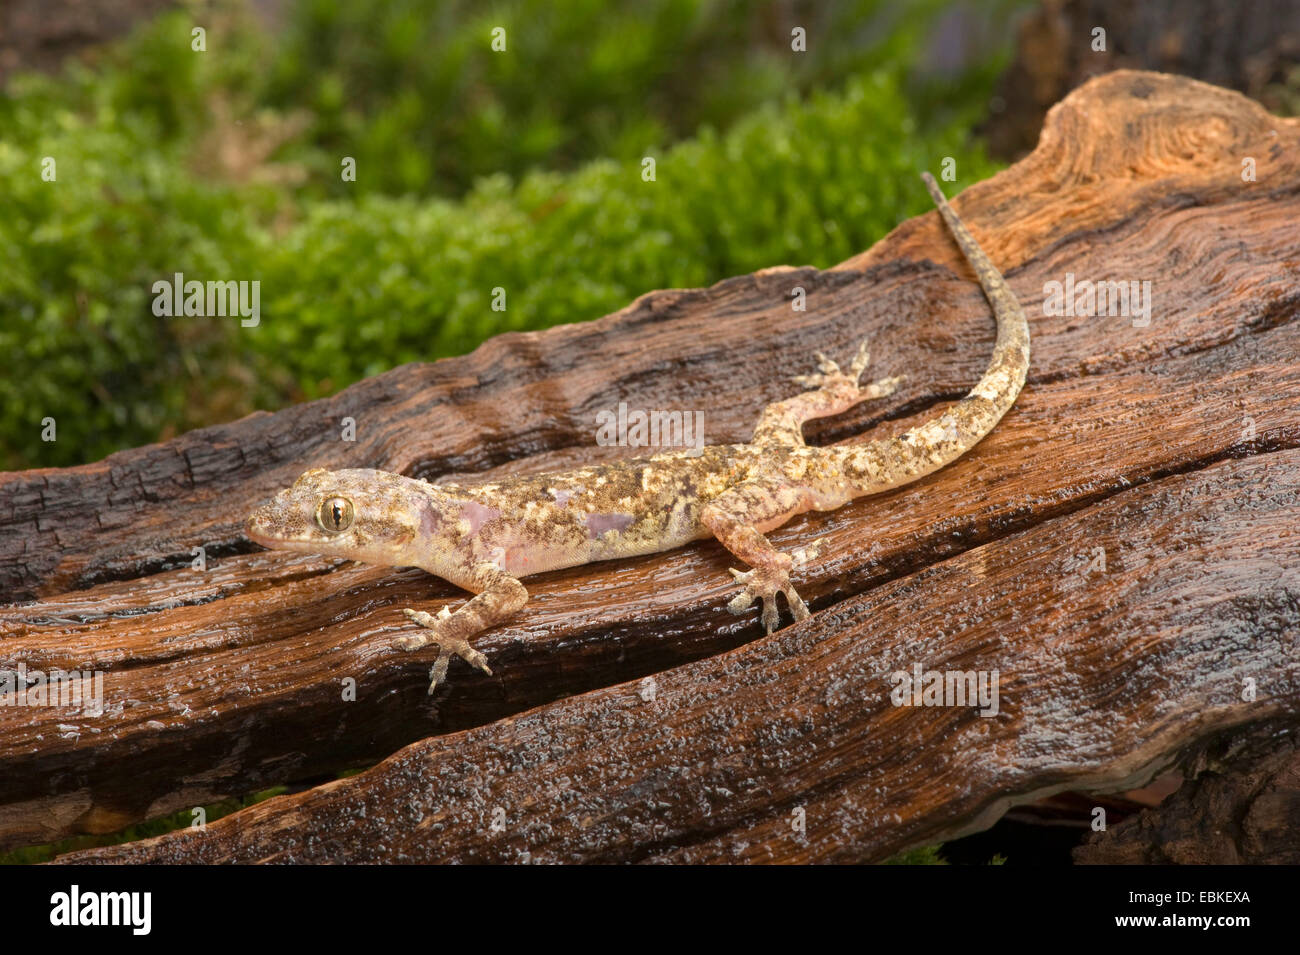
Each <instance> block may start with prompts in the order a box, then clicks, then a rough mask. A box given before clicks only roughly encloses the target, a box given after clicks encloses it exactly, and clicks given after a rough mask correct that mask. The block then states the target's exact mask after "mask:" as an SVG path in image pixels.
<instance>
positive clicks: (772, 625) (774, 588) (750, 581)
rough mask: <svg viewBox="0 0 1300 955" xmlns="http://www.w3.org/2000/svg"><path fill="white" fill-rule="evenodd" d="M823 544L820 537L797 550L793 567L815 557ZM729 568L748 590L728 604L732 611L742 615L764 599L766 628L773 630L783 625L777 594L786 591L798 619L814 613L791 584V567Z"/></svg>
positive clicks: (788, 601)
mask: <svg viewBox="0 0 1300 955" xmlns="http://www.w3.org/2000/svg"><path fill="white" fill-rule="evenodd" d="M821 545H822V542H821V540H816V541H814V542H813V543H812V544H810V545H809V546H808V547H804V548H801V549H799V550H797V551H795V552H794V554H793V555H792V556H791V559H790V566H791V567H798V566H799V565H800V564H803V563H805V562H806V561H809V560H812V559H813V558H814V557H816V556H817V554H818V553H819V552H820V551H821ZM729 569H730V570H731V576H733V577H735V578H736V580H737V581H739V582H740V583H742V584H744V585H745V586H744V589H743V590H741V591H740V593H738V594H736V596H734V597H732V598H731V602H730V603H728V604H727V609H728V610H730V611H731V612H732V613H734V614H742V613H744V612H745V611H746V610H748V609H749V608H750V607H751V606H752V605H753V603H754V601H755V600H761V601H762V603H763V614H762V618H761V619H762V621H763V627H764V628H765V629H766V630H767V632H768V633H771V632H773V631H774V630H777V629H779V628H780V626H781V611H780V610H779V609H778V608H777V605H776V595H777V594H778V593H782V594H785V601H786V603H788V604H789V605H790V612H791V613H792V614H794V619H795V620H796V621H799V620H807V619H808V618H809V617H811V616H812V612H811V611H810V610H809V609H808V605H807V604H806V603H804V602H803V598H802V597H800V596H799V594H798V592H797V591H796V590H795V589H794V584H792V583H790V571H789V569H782V568H780V567H754V568H752V569H750V570H745V571H741V570H736V569H735V568H734V567H732V568H729Z"/></svg>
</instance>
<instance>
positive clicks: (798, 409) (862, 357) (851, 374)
mask: <svg viewBox="0 0 1300 955" xmlns="http://www.w3.org/2000/svg"><path fill="white" fill-rule="evenodd" d="M869 360H870V353H869V352H868V350H867V343H866V342H865V341H864V342H863V343H862V345H861V347H860V348H859V349H858V354H857V355H856V356H855V357H854V359H853V363H852V364H851V365H850V366H849V371H848V374H845V373H844V372H843V371H841V370H840V366H839V365H837V364H836V363H835V362H833V361H831V360H830V359H829V358H827V357H826V356H825V355H823V354H822V353H821V352H818V353H817V362H818V365H817V371H816V372H814V373H813V374H811V375H799V376H798V377H796V378H795V379H794V381H795V382H796V383H797V384H800V385H803V386H804V387H806V388H809V389H811V390H809V391H805V392H804V393H803V394H801V395H795V396H794V397H793V398H786V399H784V400H782V401H776V402H773V403H772V404H770V405H768V406H767V407H766V408H764V409H763V413H762V414H761V415H760V416H759V419H758V424H757V425H755V426H754V437H753V439H752V440H751V441H750V443H751V444H757V445H763V446H767V447H772V446H781V447H802V446H803V443H804V440H803V425H804V422H805V421H811V420H812V419H813V418H826V417H829V416H830V415H833V414H839V413H840V412H841V411H846V410H847V409H849V408H852V407H853V406H854V405H856V404H858V403H860V402H863V401H870V400H871V399H872V398H884V397H885V396H886V395H890V394H893V392H894V389H895V388H897V387H898V383H899V382H900V381H902V380H903V376H901V375H900V376H899V377H897V378H882V379H881V380H880V381H873V382H872V383H871V384H869V385H867V386H866V387H863V386H861V385H859V384H858V379H859V378H861V377H862V373H863V372H864V371H865V370H866V367H867V362H868V361H869Z"/></svg>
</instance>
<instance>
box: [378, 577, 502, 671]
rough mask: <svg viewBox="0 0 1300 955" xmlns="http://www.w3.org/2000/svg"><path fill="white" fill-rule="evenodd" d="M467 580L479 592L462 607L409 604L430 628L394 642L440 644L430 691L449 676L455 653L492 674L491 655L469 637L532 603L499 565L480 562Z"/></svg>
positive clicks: (398, 644) (416, 645)
mask: <svg viewBox="0 0 1300 955" xmlns="http://www.w3.org/2000/svg"><path fill="white" fill-rule="evenodd" d="M465 583H466V586H467V589H470V590H477V591H478V594H477V595H476V596H475V597H473V598H472V599H470V600H468V601H467V602H466V603H465V604H464V606H462V607H461V608H460V609H459V610H456V611H452V610H450V609H449V608H447V607H443V608H442V611H441V612H440V613H439V614H438V615H437V616H434V615H433V614H430V613H425V612H424V611H423V610H412V609H411V608H409V607H408V608H406V609H405V610H404V611H403V613H405V614H406V615H407V616H408V617H410V618H411V619H412V620H414V621H415V622H416V623H418V624H420V626H422V627H424V628H426V629H424V630H422V631H420V632H419V633H414V634H404V635H402V636H401V637H399V638H398V639H397V640H395V641H394V644H393V645H394V646H396V647H397V648H398V649H401V650H418V649H420V648H421V647H425V646H428V645H429V644H431V643H432V644H435V645H437V647H438V651H439V652H438V659H437V661H435V662H434V664H433V668H432V669H431V670H430V671H429V692H430V693H433V691H434V690H435V689H436V688H437V686H438V684H439V683H441V682H442V681H443V679H445V678H446V676H447V667H448V665H449V664H450V663H451V657H452V655H453V654H455V655H456V656H458V657H460V658H461V659H462V660H464V661H465V662H466V663H468V664H470V665H471V666H475V667H478V668H479V669H480V670H482V671H483V672H484V673H486V674H488V675H491V673H492V670H491V669H490V668H489V667H488V664H487V657H485V656H483V654H481V653H479V652H478V651H477V650H475V649H474V648H473V647H471V646H470V645H469V638H470V637H472V636H473V635H474V634H476V633H478V632H480V631H481V630H486V629H488V628H489V627H494V626H496V625H497V624H498V623H501V622H502V621H504V620H506V619H508V618H509V617H511V616H512V615H513V614H514V613H515V612H517V611H518V610H519V609H520V608H521V607H522V606H523V605H524V604H525V603H527V602H528V591H527V590H526V589H525V588H524V585H523V584H522V583H520V582H519V580H518V579H517V578H515V577H512V576H510V575H509V574H507V573H506V572H505V571H504V570H502V569H501V568H499V567H497V565H496V564H490V563H483V564H479V565H477V566H476V567H475V568H474V569H473V571H472V575H471V577H470V579H469V580H468V581H466V582H465Z"/></svg>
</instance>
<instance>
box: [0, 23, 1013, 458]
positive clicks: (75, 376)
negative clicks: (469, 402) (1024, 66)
mask: <svg viewBox="0 0 1300 955" xmlns="http://www.w3.org/2000/svg"><path fill="white" fill-rule="evenodd" d="M1016 7H1017V4H1016V3H1013V2H1002V3H992V4H988V3H986V4H980V5H978V7H977V8H976V7H974V6H971V5H962V4H953V3H951V2H936V0H921V2H916V3H911V4H907V5H904V6H902V7H901V8H899V7H897V6H895V5H890V4H885V3H882V2H877V0H852V2H839V3H815V2H807V3H800V2H788V0H787V2H774V0H768V2H763V0H752V2H742V0H715V2H707V0H572V2H566V3H558V4H557V3H549V2H539V0H503V2H496V3H482V2H477V3H475V2H460V0H443V2H438V0H425V2H416V0H391V2H375V0H285V2H283V3H282V4H280V5H279V6H278V8H277V9H276V11H275V14H274V16H273V17H268V16H267V14H266V11H265V10H264V9H262V5H257V6H250V5H247V4H244V3H238V2H231V3H219V4H200V5H194V6H191V7H181V8H179V9H173V10H170V11H168V12H164V13H163V14H162V15H160V16H157V17H153V18H151V19H147V20H145V21H143V22H141V23H139V24H137V25H136V27H135V29H134V30H133V32H131V33H130V34H129V35H128V36H126V37H125V38H122V39H119V40H116V41H114V42H113V43H111V44H108V45H106V46H98V47H95V48H94V49H93V50H91V51H89V52H85V51H83V52H82V53H81V54H79V55H78V56H77V57H75V58H72V59H69V60H68V61H67V62H65V63H64V64H63V65H62V66H61V67H60V68H59V69H57V70H55V71H53V72H43V73H36V72H30V71H28V72H23V71H19V72H16V73H13V74H11V75H9V76H8V77H7V78H6V80H5V85H4V89H3V94H2V95H0V194H2V195H3V197H4V198H3V214H2V215H0V352H2V353H3V354H4V355H5V357H6V359H7V361H6V370H5V373H4V375H3V376H2V377H0V468H3V469H17V468H28V467H44V466H51V465H69V464H77V463H81V462H86V461H93V460H96V459H99V458H101V457H103V456H104V455H106V454H109V453H111V452H113V451H116V450H120V449H122V448H127V447H132V446H135V445H139V444H143V443H147V442H151V441H156V440H160V439H163V438H166V437H169V436H172V435H174V434H177V433H179V432H181V431H184V430H188V429H190V428H194V427H198V426H202V425H206V424H212V423H216V422H221V421H228V420H232V419H234V418H236V417H239V416H241V415H243V414H247V413H248V412H250V411H252V410H254V409H256V408H266V409H275V408H278V407H283V406H284V405H286V404H288V403H291V402H294V401H301V400H304V399H307V398H313V397H318V396H321V395H325V394H330V393H332V392H334V391H336V390H338V389H340V388H342V387H344V386H346V385H348V384H350V383H352V382H354V381H356V380H358V379H359V378H362V377H365V376H368V375H373V374H376V373H378V372H381V371H384V370H386V369H389V368H392V367H394V366H396V365H398V364H401V363H403V362H408V361H413V360H428V359H434V358H438V357H442V356H446V355H452V354H458V353H462V352H465V351H467V350H469V349H472V348H473V347H474V346H476V345H477V344H478V343H479V342H481V341H483V340H484V339H485V338H487V337H489V336H491V335H494V334H496V333H499V332H502V331H507V330H513V329H532V328H543V327H546V326H549V325H553V324H556V323H559V322H570V321H580V320H585V319H591V318H595V317H598V316H600V315H604V314H606V313H608V312H611V311H614V310H616V309H618V308H620V307H622V306H623V305H625V304H627V303H628V302H630V301H631V300H632V299H633V298H635V297H636V296H637V295H640V294H641V293H643V292H646V291H649V290H651V289H655V288H665V287H684V286H699V285H707V284H710V283H712V282H715V281H717V280H719V279H722V278H726V277H727V276H730V275H735V274H738V273H744V272H749V271H752V270H754V269H758V268H763V267H767V266H772V265H778V264H790V265H806V264H810V265H815V266H820V267H826V266H830V265H833V264H835V263H836V262H839V261H841V260H843V259H845V258H848V257H849V256H851V255H853V254H855V253H857V252H860V251H862V250H864V249H866V248H868V247H869V246H870V245H871V244H872V243H873V242H875V241H876V240H877V239H879V238H880V237H881V236H883V235H884V234H885V233H886V232H888V231H889V230H890V229H891V228H893V227H894V226H895V225H896V224H897V223H898V222H900V221H902V220H903V219H905V218H907V217H909V216H912V215H915V214H918V213H920V212H924V211H925V210H926V209H927V207H928V204H929V201H928V199H927V197H926V195H925V192H924V190H923V189H921V188H920V187H919V185H918V183H917V179H916V172H917V171H918V170H919V169H922V168H931V169H937V168H938V165H939V163H940V162H941V161H942V160H943V158H944V157H953V158H954V159H955V160H956V163H957V167H956V168H957V173H958V179H957V182H956V183H955V184H954V185H953V187H952V189H951V190H950V191H953V192H955V191H958V190H960V189H961V188H964V187H965V186H966V185H969V184H970V183H972V182H975V181H978V180H980V179H982V178H985V177H986V176H988V175H990V174H991V173H992V172H993V171H995V170H996V169H997V168H998V164H996V163H994V162H993V161H991V160H989V159H988V158H987V157H986V156H985V153H984V151H983V148H982V147H981V145H980V143H979V142H977V141H975V140H973V139H972V137H971V134H970V130H971V129H972V128H973V127H974V126H975V124H976V123H977V122H978V120H979V119H980V118H981V117H982V116H983V115H985V114H986V112H987V109H988V103H989V100H990V97H991V95H992V89H993V84H994V82H995V80H996V77H997V75H998V73H999V71H1000V70H1001V69H1002V68H1003V67H1004V66H1005V63H1006V60H1007V58H1008V56H1009V52H1010V47H1009V44H1010V40H1011V35H1010V32H1009V31H1007V30H1006V29H1005V27H1001V28H997V30H996V32H990V31H989V30H985V32H984V34H983V35H975V34H976V33H977V32H978V30H977V28H978V27H979V26H980V24H996V23H1003V24H1005V22H1006V20H1007V17H1008V15H1009V11H1011V10H1013V9H1014V8H1016ZM976 9H978V14H976V13H973V12H972V11H974V10H976ZM954 24H956V25H957V27H956V28H954ZM196 26H199V27H202V28H203V29H204V30H205V31H206V36H205V45H206V50H205V51H203V52H196V51H195V50H193V49H192V30H193V29H194V28H195V27H196ZM796 26H800V27H803V28H804V29H805V30H806V36H807V41H806V42H807V49H806V52H796V51H794V50H792V49H791V31H792V29H793V28H794V27H796ZM494 27H503V28H504V29H505V31H506V50H505V51H504V52H497V51H494V50H493V49H492V48H491V40H492V30H493V28H494ZM647 156H650V157H654V158H655V160H656V174H657V175H656V180H655V181H654V182H645V181H643V179H642V175H641V173H642V159H643V157H647ZM44 157H53V158H54V160H55V162H56V175H57V178H56V180H55V181H53V182H49V181H45V180H44V179H43V178H42V176H41V170H42V159H43V158H44ZM344 157H353V158H354V159H355V162H356V181H355V182H346V181H344V180H343V178H342V176H341V169H342V165H341V164H342V161H343V158H344ZM175 272H183V273H184V274H185V276H186V278H187V279H199V280H221V281H226V280H235V281H239V280H245V281H252V280H258V281H260V283H261V322H260V324H259V325H258V326H257V327H251V328H246V327H242V326H241V324H240V322H239V320H238V318H220V317H212V318H199V317H188V318H186V317H158V316H155V315H154V314H153V312H152V308H151V303H152V299H153V293H152V291H151V286H152V284H153V283H154V282H155V281H158V280H159V279H169V278H170V277H171V276H172V274H173V273H175ZM498 286H500V287H503V288H505V289H506V291H507V296H508V297H507V303H508V308H507V309H506V310H505V311H503V312H501V311H493V310H492V308H491V295H492V289H493V288H494V287H498ZM47 416H49V417H53V418H54V419H55V420H56V421H57V427H58V432H57V435H58V439H57V441H55V442H45V441H42V440H41V421H42V419H43V418H45V417H47Z"/></svg>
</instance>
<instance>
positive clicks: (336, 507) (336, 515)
mask: <svg viewBox="0 0 1300 955" xmlns="http://www.w3.org/2000/svg"><path fill="white" fill-rule="evenodd" d="M330 516H331V517H332V518H333V519H334V527H335V529H336V530H337V529H338V526H339V525H340V524H342V523H343V506H342V505H341V504H339V503H338V502H337V501H336V502H335V503H334V504H333V505H331V507H330Z"/></svg>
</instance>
